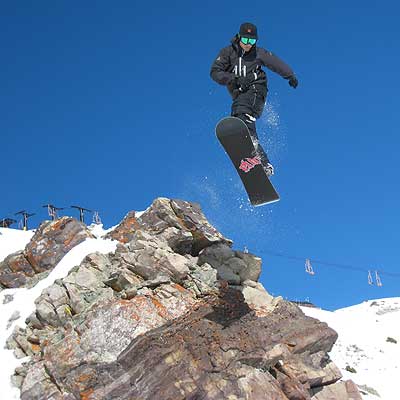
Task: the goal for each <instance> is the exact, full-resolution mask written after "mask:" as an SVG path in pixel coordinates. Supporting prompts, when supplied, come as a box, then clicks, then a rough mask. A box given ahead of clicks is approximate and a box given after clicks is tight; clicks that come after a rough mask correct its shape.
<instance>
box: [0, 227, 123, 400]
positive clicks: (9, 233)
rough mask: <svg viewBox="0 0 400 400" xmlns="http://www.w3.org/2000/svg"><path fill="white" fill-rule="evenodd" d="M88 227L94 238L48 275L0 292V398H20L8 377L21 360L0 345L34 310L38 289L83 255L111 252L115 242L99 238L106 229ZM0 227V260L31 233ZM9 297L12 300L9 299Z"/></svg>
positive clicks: (39, 291) (7, 399)
mask: <svg viewBox="0 0 400 400" xmlns="http://www.w3.org/2000/svg"><path fill="white" fill-rule="evenodd" d="M92 228H93V230H92V231H95V232H93V233H95V234H96V236H97V237H98V239H86V240H85V241H84V242H82V243H80V244H79V245H78V246H75V247H74V248H73V249H72V250H71V251H69V252H68V253H67V254H66V255H65V256H64V257H63V258H62V260H61V261H60V262H59V263H58V264H57V266H56V267H55V268H54V269H53V270H52V272H51V273H50V274H49V276H48V277H47V278H45V279H43V280H42V281H40V282H39V283H38V284H37V285H36V286H35V287H33V288H32V289H29V290H28V289H23V288H21V289H6V290H3V291H2V292H0V360H1V366H0V387H1V395H0V398H1V399H2V400H14V399H19V398H20V396H19V395H20V393H19V390H17V389H16V388H14V387H12V386H11V383H10V376H11V375H12V374H13V373H14V369H15V368H16V367H17V366H18V365H20V364H21V362H22V361H23V360H17V359H16V358H15V357H14V355H13V353H12V352H11V351H10V350H6V349H5V348H4V346H5V343H6V340H7V338H8V337H9V336H10V335H11V333H12V330H13V328H14V327H15V326H16V325H18V326H20V327H24V326H25V323H24V321H25V319H26V318H27V317H28V316H29V315H30V314H31V313H32V312H33V311H34V309H35V304H34V301H35V299H36V298H37V297H39V296H40V294H41V292H42V290H43V289H45V288H47V287H48V286H50V285H51V284H52V283H53V282H54V281H55V280H56V279H59V278H63V277H65V276H66V275H67V274H68V271H69V270H70V269H72V268H73V267H74V266H76V265H79V264H80V263H81V261H82V260H83V259H84V258H85V257H86V255H88V254H90V253H94V252H96V251H99V252H102V253H109V252H112V251H115V249H116V246H117V242H115V241H112V240H104V239H102V238H101V237H102V236H104V234H105V233H106V232H107V231H104V230H103V229H102V227H101V226H98V227H97V228H96V229H95V227H92ZM0 229H1V233H2V234H1V235H0V261H1V260H3V259H4V258H5V257H7V255H9V254H11V253H13V252H15V251H17V250H23V249H24V248H25V246H26V244H28V242H29V240H30V238H31V237H32V236H33V234H34V232H33V231H27V232H24V231H20V230H14V229H2V228H0ZM10 299H12V300H11V301H10Z"/></svg>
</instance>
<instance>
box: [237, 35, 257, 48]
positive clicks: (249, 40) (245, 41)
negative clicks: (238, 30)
mask: <svg viewBox="0 0 400 400" xmlns="http://www.w3.org/2000/svg"><path fill="white" fill-rule="evenodd" d="M240 41H241V42H242V43H243V44H251V45H252V46H253V45H255V44H256V42H257V39H252V38H247V37H243V36H242V37H241V38H240Z"/></svg>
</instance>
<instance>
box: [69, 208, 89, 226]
mask: <svg viewBox="0 0 400 400" xmlns="http://www.w3.org/2000/svg"><path fill="white" fill-rule="evenodd" d="M71 208H76V209H77V210H79V221H81V222H83V223H85V211H87V212H93V211H92V210H89V209H88V208H83V207H79V206H71Z"/></svg>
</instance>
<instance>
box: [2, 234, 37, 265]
mask: <svg viewBox="0 0 400 400" xmlns="http://www.w3.org/2000/svg"><path fill="white" fill-rule="evenodd" d="M34 233H35V232H34V231H22V230H19V229H10V228H0V262H1V261H3V260H4V259H5V258H6V257H7V256H8V255H9V254H12V253H15V252H16V251H18V250H23V249H24V248H25V246H26V245H27V244H28V243H29V241H30V240H31V238H32V236H33V235H34Z"/></svg>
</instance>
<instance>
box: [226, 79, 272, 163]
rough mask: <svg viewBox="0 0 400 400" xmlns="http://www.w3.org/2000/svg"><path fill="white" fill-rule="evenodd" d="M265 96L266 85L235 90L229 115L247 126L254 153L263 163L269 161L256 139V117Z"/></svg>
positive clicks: (259, 115) (261, 110)
mask: <svg viewBox="0 0 400 400" xmlns="http://www.w3.org/2000/svg"><path fill="white" fill-rule="evenodd" d="M266 98H267V87H266V86H265V85H261V84H255V85H252V86H250V88H249V90H247V91H246V92H239V91H236V92H235V95H234V96H233V103H232V110H231V115H232V116H233V117H237V118H240V119H241V120H242V121H244V122H245V124H246V125H247V127H248V128H249V132H250V136H251V138H252V140H253V143H254V147H255V148H256V153H257V155H259V156H260V158H261V161H262V163H263V164H264V165H266V164H267V163H269V159H268V156H267V154H266V153H265V151H264V149H263V147H262V146H261V144H260V142H259V139H258V135H257V130H256V119H258V118H260V117H261V114H262V112H263V110H264V105H265V100H266Z"/></svg>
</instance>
